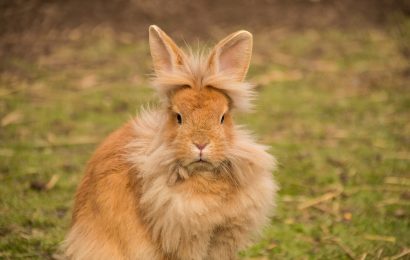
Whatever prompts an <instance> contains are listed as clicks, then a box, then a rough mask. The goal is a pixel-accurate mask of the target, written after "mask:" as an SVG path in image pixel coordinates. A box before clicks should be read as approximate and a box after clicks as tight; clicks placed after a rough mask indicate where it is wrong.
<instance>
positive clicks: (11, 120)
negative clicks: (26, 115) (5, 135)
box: [1, 110, 23, 127]
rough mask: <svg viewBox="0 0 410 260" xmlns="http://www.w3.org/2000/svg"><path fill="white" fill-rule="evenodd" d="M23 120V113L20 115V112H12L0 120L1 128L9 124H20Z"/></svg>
mask: <svg viewBox="0 0 410 260" xmlns="http://www.w3.org/2000/svg"><path fill="white" fill-rule="evenodd" d="M22 120H23V113H21V112H20V111H17V110H16V111H13V112H11V113H9V114H7V115H5V116H4V117H3V118H2V119H1V126H3V127H4V126H7V125H11V124H17V123H20V122H21V121H22Z"/></svg>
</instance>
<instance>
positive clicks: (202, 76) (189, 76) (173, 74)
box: [152, 49, 255, 112]
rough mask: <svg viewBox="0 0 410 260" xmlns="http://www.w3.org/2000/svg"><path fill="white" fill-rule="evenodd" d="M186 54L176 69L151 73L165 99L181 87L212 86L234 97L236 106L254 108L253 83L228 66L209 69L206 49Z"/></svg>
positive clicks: (156, 86) (153, 83) (241, 108)
mask: <svg viewBox="0 0 410 260" xmlns="http://www.w3.org/2000/svg"><path fill="white" fill-rule="evenodd" d="M188 53H189V55H184V57H183V59H184V63H183V64H181V65H179V66H177V67H175V70H174V71H166V70H162V71H158V72H157V73H156V74H155V75H153V77H152V86H153V87H154V88H155V90H156V91H157V92H158V93H159V95H160V97H161V100H163V101H165V100H166V99H167V95H168V93H169V92H171V91H173V90H175V89H177V88H179V87H181V86H190V87H191V88H196V89H200V88H204V87H209V86H211V87H213V88H216V89H219V90H221V91H222V92H224V93H225V94H226V95H227V96H228V97H229V98H230V99H231V100H232V104H233V107H234V108H235V109H238V110H240V111H243V112H246V111H250V110H251V109H252V101H253V100H254V98H255V91H254V87H255V85H254V84H251V83H249V82H246V81H238V80H237V79H236V78H235V77H233V76H232V73H230V71H229V70H227V71H221V72H216V73H215V72H212V71H211V70H210V69H209V66H208V65H209V64H208V63H209V60H208V56H209V55H208V54H207V53H205V52H204V51H192V50H191V49H189V51H188Z"/></svg>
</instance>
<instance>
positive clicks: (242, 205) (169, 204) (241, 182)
mask: <svg viewBox="0 0 410 260" xmlns="http://www.w3.org/2000/svg"><path fill="white" fill-rule="evenodd" d="M249 37H250V38H249ZM251 40H252V39H251V35H250V34H249V33H248V32H244V31H240V32H237V33H235V34H233V35H231V36H228V37H227V38H226V39H224V40H223V41H221V42H220V43H219V44H218V45H217V46H216V48H215V49H214V50H213V51H212V52H211V53H210V55H209V56H208V58H204V57H203V56H199V57H198V56H194V55H190V56H187V55H185V54H184V53H183V52H182V51H180V50H179V49H178V48H177V47H176V45H175V44H174V43H173V42H172V40H171V39H170V38H169V37H168V36H167V35H166V34H165V33H164V32H162V31H161V30H160V29H159V28H158V27H151V28H150V45H151V53H152V55H153V60H154V67H155V70H156V78H155V79H154V82H155V87H156V88H157V89H158V91H159V92H160V94H161V96H162V97H163V101H164V103H163V104H164V105H163V107H161V108H159V109H158V110H154V111H151V110H148V111H143V112H142V114H141V115H140V116H139V117H138V118H136V119H134V120H132V121H131V122H130V123H128V124H126V125H125V126H124V127H123V128H121V129H119V130H117V131H116V132H114V133H113V134H112V135H111V136H110V137H108V139H107V140H106V141H105V142H104V143H103V144H102V145H101V146H100V148H98V149H97V151H96V154H95V155H94V156H93V158H92V159H91V160H90V162H89V165H88V167H87V171H86V175H85V178H84V180H83V181H82V183H81V185H80V187H79V190H78V191H77V196H76V204H75V209H74V214H73V224H72V227H71V229H70V231H69V233H68V236H67V238H66V240H65V242H64V250H65V255H66V257H67V258H69V259H134V260H136V259H141V260H145V259H153V260H155V259H198V260H200V259H215V260H216V259H222V260H223V259H236V255H237V252H238V251H239V250H241V249H244V248H245V247H246V246H248V245H249V243H250V242H252V239H253V238H256V237H257V235H258V233H260V231H261V230H262V228H263V226H264V225H266V224H267V223H268V222H269V217H270V216H271V214H272V213H273V212H272V210H273V208H274V199H275V193H276V190H277V187H276V184H275V182H274V180H273V178H272V171H273V170H274V168H275V160H274V158H273V157H272V156H271V155H270V154H269V153H268V152H267V151H266V150H267V147H265V146H262V145H259V144H257V143H256V142H255V141H254V139H253V138H252V136H251V135H250V134H249V133H248V132H247V131H245V130H244V129H242V127H239V126H233V125H232V127H231V126H230V124H231V123H230V122H231V119H230V115H229V114H228V113H229V112H227V111H225V110H226V109H225V108H223V107H225V106H226V107H229V106H230V107H231V109H233V108H242V109H248V108H249V107H250V98H251V97H252V96H253V92H252V87H251V85H250V84H248V83H244V82H242V80H243V78H244V76H245V74H246V71H247V69H248V66H249V60H250V49H249V48H251V47H252V45H251ZM249 41H250V43H249ZM226 44H228V45H226ZM230 46H234V47H233V48H238V49H231V47H230ZM224 48H226V49H229V51H226V53H225V50H224ZM159 49H160V50H159ZM238 50H242V51H243V52H246V53H245V55H243V56H235V57H233V58H232V53H235V55H237V53H236V51H238ZM230 52H232V53H230ZM223 55H225V56H224V57H222V56H223ZM235 64H236V67H235ZM232 66H234V68H230V67H232ZM224 67H228V68H227V69H222V68H224ZM181 86H183V87H184V88H186V86H188V88H190V89H192V90H188V91H185V92H186V93H188V94H187V95H186V96H183V91H181V93H182V94H181V93H180V95H182V97H183V98H188V99H189V95H190V94H189V93H193V92H189V91H196V92H195V93H197V94H198V95H199V96H201V95H202V94H201V93H204V94H203V95H204V100H206V98H208V99H209V100H215V102H219V103H215V104H222V105H221V107H220V108H218V109H220V111H222V112H224V113H225V112H226V114H225V115H226V117H227V118H226V119H225V120H226V126H213V125H212V124H209V125H208V123H209V121H210V120H211V119H212V118H214V117H215V115H214V113H206V112H203V114H202V115H201V116H200V119H198V118H196V117H192V118H191V119H190V117H189V115H187V116H185V115H184V123H185V124H186V125H187V126H186V127H187V128H188V127H189V124H190V122H192V124H193V125H192V126H191V127H192V129H193V130H192V129H189V130H190V131H189V135H188V134H187V135H184V136H182V137H180V136H181V134H179V132H178V131H181V129H180V128H178V127H179V126H177V125H176V124H175V126H174V123H173V121H172V120H173V119H172V118H173V115H174V114H173V113H174V112H172V111H170V110H169V109H170V106H171V107H178V105H181V104H179V103H178V101H177V100H178V99H177V97H174V96H173V94H172V93H176V92H179V88H180V87H181ZM209 86H212V88H214V89H216V92H215V91H213V92H212V91H211V92H209V91H208V90H205V88H207V87H209ZM202 89H204V90H202ZM219 91H221V93H224V94H220V93H219ZM208 92H209V93H208ZM224 95H226V97H227V98H228V99H227V98H225V96H224ZM193 102H196V101H193ZM198 102H200V101H198ZM225 103H226V105H225ZM201 104H202V103H198V104H196V103H194V104H192V107H195V109H198V108H197V107H201ZM207 104H208V103H207ZM211 106H212V103H211ZM192 107H191V106H188V108H189V109H191V108H192ZM204 107H206V106H205V105H204ZM172 109H174V108H172ZM178 109H181V108H180V107H179V108H178ZM195 109H194V110H189V111H196V110H195ZM223 109H225V110H223ZM217 111H219V110H217ZM177 112H178V111H177ZM200 112H201V111H200ZM222 112H221V113H222ZM181 113H182V112H181ZM193 113H197V112H193ZM170 114H171V117H172V118H171V119H170ZM205 118H206V119H207V120H206V122H205V121H204V122H202V121H201V122H200V121H198V120H203V119H205ZM215 118H216V117H215ZM189 120H191V121H189ZM212 120H213V119H212ZM215 120H216V119H215ZM195 122H197V123H198V122H200V123H201V125H202V126H203V127H205V128H207V129H208V130H207V131H209V132H207V134H205V135H207V138H208V139H206V140H208V141H209V142H210V143H209V145H208V147H209V148H207V149H208V150H209V154H210V155H209V161H210V163H206V164H201V163H199V166H196V165H197V164H195V163H193V164H188V163H185V161H184V160H185V159H186V158H187V156H188V155H189V154H190V151H191V150H190V149H193V148H192V147H191V146H189V147H188V144H187V147H188V148H187V147H185V148H184V149H185V150H184V149H182V148H181V147H179V146H178V145H177V144H178V142H176V140H177V139H178V138H180V139H181V138H182V139H181V140H182V141H184V140H187V142H191V141H190V140H191V139H192V140H193V141H195V140H196V139H195V138H203V136H199V137H198V135H196V133H195V131H202V130H201V129H200V130H198V129H199V128H198V125H195ZM215 122H216V123H215V124H217V123H218V122H219V118H218V119H217V120H216V121H215ZM170 125H171V126H172V127H173V129H172V130H171V129H170ZM184 127H185V126H184ZM217 127H219V128H217ZM195 129H196V130H195ZM221 131H222V132H221ZM173 133H174V134H175V135H172V134H173ZM204 133H206V132H204ZM222 133H225V134H226V140H225V141H224V143H223V145H222V144H216V143H215V144H214V143H213V142H218V141H215V140H223V138H222V137H223V136H225V135H223V134H222ZM219 135H223V136H222V137H221V136H219ZM175 136H177V137H175ZM221 138H222V139H221ZM201 140H205V139H201ZM219 142H221V141H219ZM181 149H182V150H181ZM184 152H186V153H187V154H188V155H186V154H185V153H184ZM195 156H196V155H195ZM204 156H205V155H204ZM189 158H190V157H189V156H188V159H189ZM206 158H208V157H206ZM221 158H222V159H221ZM192 165H194V166H192Z"/></svg>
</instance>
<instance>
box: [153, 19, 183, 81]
mask: <svg viewBox="0 0 410 260" xmlns="http://www.w3.org/2000/svg"><path fill="white" fill-rule="evenodd" d="M149 46H150V50H151V56H152V60H153V63H154V70H155V72H156V73H157V74H158V73H160V72H172V71H174V70H175V69H176V68H177V67H178V66H182V65H183V64H184V62H185V55H184V53H183V52H182V51H181V50H180V49H179V48H178V46H177V45H176V44H175V42H174V41H173V40H172V39H171V38H170V37H169V36H168V35H167V34H166V33H165V32H164V31H162V30H161V29H160V28H159V27H158V26H156V25H151V26H150V27H149Z"/></svg>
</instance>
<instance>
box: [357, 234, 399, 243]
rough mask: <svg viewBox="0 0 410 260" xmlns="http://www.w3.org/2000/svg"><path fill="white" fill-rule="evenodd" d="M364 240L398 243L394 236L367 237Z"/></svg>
mask: <svg viewBox="0 0 410 260" xmlns="http://www.w3.org/2000/svg"><path fill="white" fill-rule="evenodd" d="M364 238H365V239H367V240H373V241H385V242H391V243H396V238H395V237H392V236H379V235H365V236H364Z"/></svg>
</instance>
